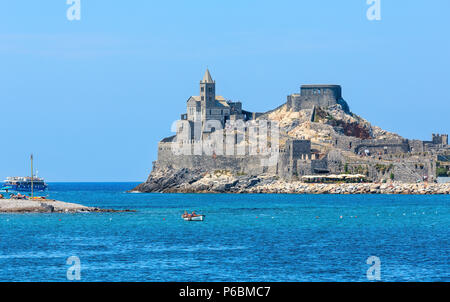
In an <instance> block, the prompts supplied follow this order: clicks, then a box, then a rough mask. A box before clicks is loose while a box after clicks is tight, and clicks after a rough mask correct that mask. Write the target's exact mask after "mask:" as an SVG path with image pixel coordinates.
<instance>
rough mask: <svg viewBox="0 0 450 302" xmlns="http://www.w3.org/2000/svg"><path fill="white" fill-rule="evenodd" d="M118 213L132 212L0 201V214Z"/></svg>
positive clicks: (46, 202)
mask: <svg viewBox="0 0 450 302" xmlns="http://www.w3.org/2000/svg"><path fill="white" fill-rule="evenodd" d="M94 212H95V213H118V212H134V211H132V210H112V209H101V208H97V207H86V206H83V205H80V204H76V203H68V202H62V201H57V200H50V199H45V200H28V199H27V200H24V199H0V213H3V214H5V213H10V214H11V213H94Z"/></svg>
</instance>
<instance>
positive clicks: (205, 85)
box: [200, 69, 216, 107]
mask: <svg viewBox="0 0 450 302" xmlns="http://www.w3.org/2000/svg"><path fill="white" fill-rule="evenodd" d="M200 100H201V102H202V107H213V106H214V102H215V100H216V82H215V81H213V79H212V77H211V74H210V73H209V70H208V69H206V72H205V75H204V76H203V80H201V81H200ZM203 104H205V105H206V106H203Z"/></svg>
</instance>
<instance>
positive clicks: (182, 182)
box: [131, 169, 450, 195]
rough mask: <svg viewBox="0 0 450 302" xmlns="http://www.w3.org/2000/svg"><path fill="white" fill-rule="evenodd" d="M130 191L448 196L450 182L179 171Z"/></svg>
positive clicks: (152, 177)
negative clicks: (329, 179)
mask: <svg viewBox="0 0 450 302" xmlns="http://www.w3.org/2000/svg"><path fill="white" fill-rule="evenodd" d="M131 192H140V193H151V192H160V193H236V194H244V193H250V194H252V193H253V194H259V193H267V194H410V195H431V194H437V195H449V194H450V183H403V182H388V183H331V184H324V183H304V182H300V181H292V182H287V181H284V180H280V179H279V178H278V177H276V176H273V175H260V176H247V175H233V174H232V173H230V172H228V171H215V172H204V171H201V170H197V171H193V170H188V169H180V170H161V171H153V172H152V174H151V175H150V176H149V178H148V179H147V181H146V182H145V183H143V184H140V185H139V186H137V187H136V188H135V189H133V190H132V191H131Z"/></svg>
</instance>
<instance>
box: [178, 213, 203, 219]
mask: <svg viewBox="0 0 450 302" xmlns="http://www.w3.org/2000/svg"><path fill="white" fill-rule="evenodd" d="M181 218H183V219H184V220H185V221H203V220H205V215H200V214H194V215H192V214H183V215H181Z"/></svg>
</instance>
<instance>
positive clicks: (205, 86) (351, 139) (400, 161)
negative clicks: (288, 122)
mask: <svg viewBox="0 0 450 302" xmlns="http://www.w3.org/2000/svg"><path fill="white" fill-rule="evenodd" d="M199 92H200V93H199V95H198V96H191V97H189V98H188V100H187V102H186V113H184V114H182V115H181V120H180V122H182V123H181V124H180V125H181V127H178V128H177V133H176V134H175V135H174V136H171V137H168V138H165V139H163V140H161V141H160V142H159V144H158V160H157V161H156V162H154V169H162V168H172V169H202V170H204V171H211V170H229V171H231V172H234V173H243V174H248V175H260V174H264V173H267V174H272V175H277V176H279V177H281V178H283V179H288V180H289V179H295V178H297V179H298V178H300V177H301V176H304V175H314V174H340V173H359V174H364V175H366V176H367V177H368V178H370V179H372V180H381V179H386V178H388V177H391V178H392V177H393V176H392V175H394V174H395V179H396V180H400V181H405V182H416V181H423V180H433V179H434V178H435V175H436V156H437V155H438V154H448V153H450V147H449V146H448V135H436V134H433V137H432V140H431V141H420V140H408V139H404V138H401V137H399V136H395V137H393V138H388V139H386V138H383V139H379V138H374V137H373V136H372V135H371V133H370V132H369V131H368V130H367V129H359V128H358V125H347V124H345V123H342V122H341V123H337V124H332V125H333V129H335V131H336V132H335V134H334V135H333V137H331V138H330V140H329V142H327V146H328V147H326V148H318V147H317V146H316V147H314V148H313V146H312V142H311V141H310V140H307V139H297V138H295V137H291V136H289V135H286V134H284V135H282V137H281V139H280V144H279V146H278V145H277V147H276V148H277V150H276V152H277V153H276V154H277V160H276V162H275V163H274V164H272V165H262V164H261V162H262V160H264V159H267V154H249V153H248V152H247V153H245V154H237V153H232V154H228V153H227V152H217V151H222V150H218V149H217V148H218V147H217V146H215V148H216V149H214V152H212V153H211V154H206V153H204V152H203V151H202V149H201V148H200V149H198V146H199V143H200V144H201V142H202V141H203V140H207V139H208V138H210V137H211V135H213V134H217V133H218V132H219V131H217V130H219V129H225V128H226V127H227V125H228V124H229V123H230V122H233V121H235V122H236V121H239V122H252V121H261V120H265V119H268V115H269V113H270V112H273V111H274V110H272V111H269V112H266V113H254V112H250V111H246V110H243V109H242V103H241V102H233V101H230V100H226V99H225V98H224V97H222V96H218V95H216V82H215V81H214V80H213V78H212V76H211V74H210V72H209V70H206V72H205V74H204V77H203V79H202V80H201V81H200V86H199ZM284 106H285V108H286V110H288V111H290V112H300V111H301V112H303V113H309V114H310V118H309V122H310V123H311V127H313V128H314V126H315V124H317V123H316V119H317V116H318V115H320V111H321V110H322V111H323V110H327V109H329V108H337V109H338V110H341V111H342V112H344V113H345V114H347V115H348V116H353V114H352V113H351V112H350V109H349V106H348V104H347V102H346V101H345V100H344V99H343V97H342V88H341V86H339V85H303V86H301V88H300V93H299V94H291V95H289V96H288V97H287V101H286V103H285V104H284ZM350 126H351V127H350ZM346 127H347V128H350V129H346ZM352 127H353V128H352ZM355 129H356V130H355ZM244 132H246V133H247V132H248V128H247V127H246V128H245V129H244ZM233 133H234V132H233ZM241 134H242V133H241ZM246 135H248V133H247V134H246ZM223 140H224V141H225V138H223ZM232 143H233V144H234V147H233V148H237V146H238V145H243V146H244V149H245V150H247V151H248V149H249V148H250V147H249V146H248V145H249V140H248V136H242V137H241V138H240V139H239V138H238V133H236V134H235V135H233V139H232ZM175 145H176V146H178V147H179V146H182V148H185V150H188V151H189V152H187V153H184V154H175V153H174V152H173V150H174V146H175ZM274 146H275V145H272V146H271V147H272V149H273V148H275V147H274Z"/></svg>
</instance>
